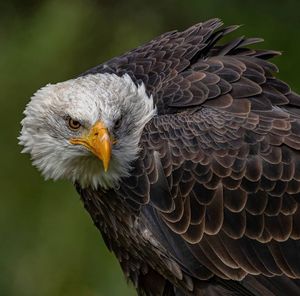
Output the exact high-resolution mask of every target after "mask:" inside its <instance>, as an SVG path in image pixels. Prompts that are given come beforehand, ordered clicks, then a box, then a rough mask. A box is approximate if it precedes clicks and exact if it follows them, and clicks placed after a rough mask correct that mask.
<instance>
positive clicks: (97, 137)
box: [70, 121, 112, 172]
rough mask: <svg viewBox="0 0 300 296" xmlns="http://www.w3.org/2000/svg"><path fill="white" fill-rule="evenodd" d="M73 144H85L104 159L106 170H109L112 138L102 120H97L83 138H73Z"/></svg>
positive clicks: (71, 141)
mask: <svg viewBox="0 0 300 296" xmlns="http://www.w3.org/2000/svg"><path fill="white" fill-rule="evenodd" d="M70 143H71V144H74V145H83V146H85V147H86V148H88V149H89V150H90V151H91V152H93V153H94V154H95V155H96V156H97V157H98V158H99V159H100V160H102V163H103V167H104V171H105V172H107V170H108V167H109V162H110V157H111V149H112V147H111V146H112V140H111V138H110V136H109V133H108V130H107V128H106V126H105V125H104V124H103V122H101V121H97V122H96V123H95V124H94V125H93V126H92V127H91V129H90V131H89V133H88V134H87V135H86V136H84V137H82V138H73V139H71V140H70Z"/></svg>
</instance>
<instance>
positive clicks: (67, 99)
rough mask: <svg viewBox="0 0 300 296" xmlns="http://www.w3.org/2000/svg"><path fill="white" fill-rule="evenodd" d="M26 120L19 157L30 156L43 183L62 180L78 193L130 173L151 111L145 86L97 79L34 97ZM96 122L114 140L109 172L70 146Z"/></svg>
mask: <svg viewBox="0 0 300 296" xmlns="http://www.w3.org/2000/svg"><path fill="white" fill-rule="evenodd" d="M24 114H25V118H24V119H23V120H22V122H21V124H22V131H21V135H20V137H19V140H20V144H21V145H23V146H24V149H23V151H22V152H24V153H30V154H31V157H32V160H33V165H35V166H36V167H37V168H38V169H39V170H40V171H41V172H42V174H43V175H44V176H45V178H46V179H49V178H51V179H60V178H66V179H69V180H71V181H73V182H75V181H77V182H79V184H80V185H81V186H82V187H87V186H92V187H94V188H96V187H98V186H99V185H100V186H102V187H105V188H107V187H112V186H115V185H117V183H118V181H119V180H120V178H121V177H124V176H127V175H128V174H129V173H130V164H131V163H132V161H133V160H135V159H136V158H137V157H138V152H139V146H138V144H139V141H140V136H141V133H142V130H143V128H144V126H145V124H146V123H147V122H148V121H149V120H150V119H151V118H152V117H153V116H154V114H155V108H154V106H153V99H152V97H150V98H149V97H148V96H147V94H146V91H145V87H144V85H143V84H142V85H140V86H136V85H135V84H134V82H133V81H132V79H131V78H130V77H129V76H128V75H126V74H125V75H124V76H122V77H119V76H117V75H114V74H95V75H87V76H83V77H79V78H76V79H72V80H68V81H65V82H61V83H57V84H53V85H52V84H48V85H46V86H45V87H43V88H41V89H40V90H38V91H37V92H36V93H35V94H34V96H33V97H32V98H31V101H30V102H29V103H28V105H27V107H26V109H25V111H24ZM70 117H71V118H72V119H74V120H77V121H79V122H80V123H81V124H82V128H81V129H80V130H79V131H76V132H74V131H72V130H70V129H69V128H68V126H67V123H66V118H70ZM98 120H101V121H102V122H103V123H104V124H105V126H106V127H107V129H108V130H109V132H110V133H111V134H113V135H114V137H115V138H116V143H115V144H114V145H113V147H112V154H111V161H110V166H109V169H108V171H107V172H104V169H103V166H102V163H101V161H100V160H99V159H98V158H96V157H95V156H94V155H93V154H92V153H91V152H90V151H88V150H87V149H86V148H85V147H83V146H81V145H72V144H71V143H70V141H69V140H70V139H71V138H72V137H74V136H76V135H77V136H79V135H80V133H84V132H86V131H87V130H88V129H89V128H90V127H91V126H92V125H93V124H94V123H95V122H96V121H98ZM117 121H118V122H120V123H119V124H118V127H116V126H115V123H116V122H117Z"/></svg>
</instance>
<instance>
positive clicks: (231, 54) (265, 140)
mask: <svg viewBox="0 0 300 296" xmlns="http://www.w3.org/2000/svg"><path fill="white" fill-rule="evenodd" d="M221 26H222V23H221V22H220V21H219V20H217V19H213V20H209V21H207V22H204V23H200V24H197V25H195V26H193V27H191V28H189V29H187V30H185V31H183V32H177V31H174V32H169V33H166V34H163V35H162V36H160V37H158V38H156V39H154V40H152V41H151V42H149V43H147V44H145V45H143V46H141V47H139V48H137V49H135V50H132V51H130V52H128V53H126V54H124V55H122V56H120V57H117V58H114V59H112V60H110V61H108V62H107V63H105V64H103V65H100V66H97V67H95V68H93V69H91V70H89V71H87V72H86V73H84V74H83V75H86V74H93V73H115V74H117V75H119V76H121V75H123V74H125V73H127V74H129V75H130V77H131V78H132V79H133V80H134V81H135V82H136V83H140V82H143V83H144V84H145V86H146V89H147V92H148V94H149V95H152V96H153V98H154V102H155V104H156V106H157V112H158V115H157V116H155V117H154V118H153V119H152V120H151V121H150V122H149V123H148V124H147V125H146V126H145V129H144V132H143V134H142V137H141V140H140V147H141V148H142V149H141V152H140V155H139V158H138V159H137V161H136V162H135V163H134V164H133V169H132V172H131V176H130V177H128V178H124V179H123V180H122V182H121V185H120V187H119V188H115V189H110V190H107V191H105V190H103V191H102V190H98V191H95V190H92V189H81V188H80V187H79V186H77V189H78V191H79V193H80V194H81V196H82V200H83V202H84V205H85V208H86V209H87V211H88V212H89V213H90V214H91V216H92V218H93V220H94V223H95V224H96V226H97V227H98V228H99V230H100V231H101V233H102V235H103V238H104V240H105V242H106V244H107V246H108V248H109V249H110V250H112V251H113V252H114V253H115V254H116V256H117V258H118V260H119V261H120V264H121V267H122V269H123V271H124V273H125V275H126V276H127V277H128V278H129V279H130V280H131V281H132V282H133V283H134V285H135V287H136V288H137V291H138V293H139V295H199V296H200V295H270V296H271V295H273V296H274V295H287V294H290V295H300V282H299V279H300V241H299V238H300V207H299V197H300V195H299V192H300V153H299V149H300V109H299V106H300V97H299V96H298V95H297V94H296V93H294V92H292V91H291V89H290V87H289V86H288V85H287V84H286V83H284V82H282V81H280V80H279V79H277V78H276V77H275V76H274V75H275V74H276V72H277V71H278V69H277V67H276V66H275V65H274V64H272V63H270V62H269V61H268V60H269V58H272V57H274V56H276V55H278V54H279V53H278V52H276V51H270V50H255V49H252V48H251V49H249V48H248V46H249V45H252V44H254V43H257V42H260V41H261V39H258V38H244V37H241V38H237V39H234V40H233V41H231V42H229V43H226V44H224V45H220V43H219V40H220V39H221V38H222V37H223V36H224V35H226V34H228V33H230V32H231V31H233V30H235V29H236V28H237V26H231V27H226V28H221Z"/></svg>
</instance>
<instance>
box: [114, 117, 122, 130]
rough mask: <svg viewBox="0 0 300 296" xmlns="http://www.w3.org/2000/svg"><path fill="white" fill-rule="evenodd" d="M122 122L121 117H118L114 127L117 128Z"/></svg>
mask: <svg viewBox="0 0 300 296" xmlns="http://www.w3.org/2000/svg"><path fill="white" fill-rule="evenodd" d="M121 124H122V117H119V118H118V119H117V120H116V122H115V128H116V129H118V128H119V127H120V126H121Z"/></svg>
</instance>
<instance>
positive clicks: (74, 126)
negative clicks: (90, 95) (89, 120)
mask: <svg viewBox="0 0 300 296" xmlns="http://www.w3.org/2000/svg"><path fill="white" fill-rule="evenodd" d="M70 126H71V127H72V128H79V126H80V123H79V121H76V120H73V119H71V120H70Z"/></svg>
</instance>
